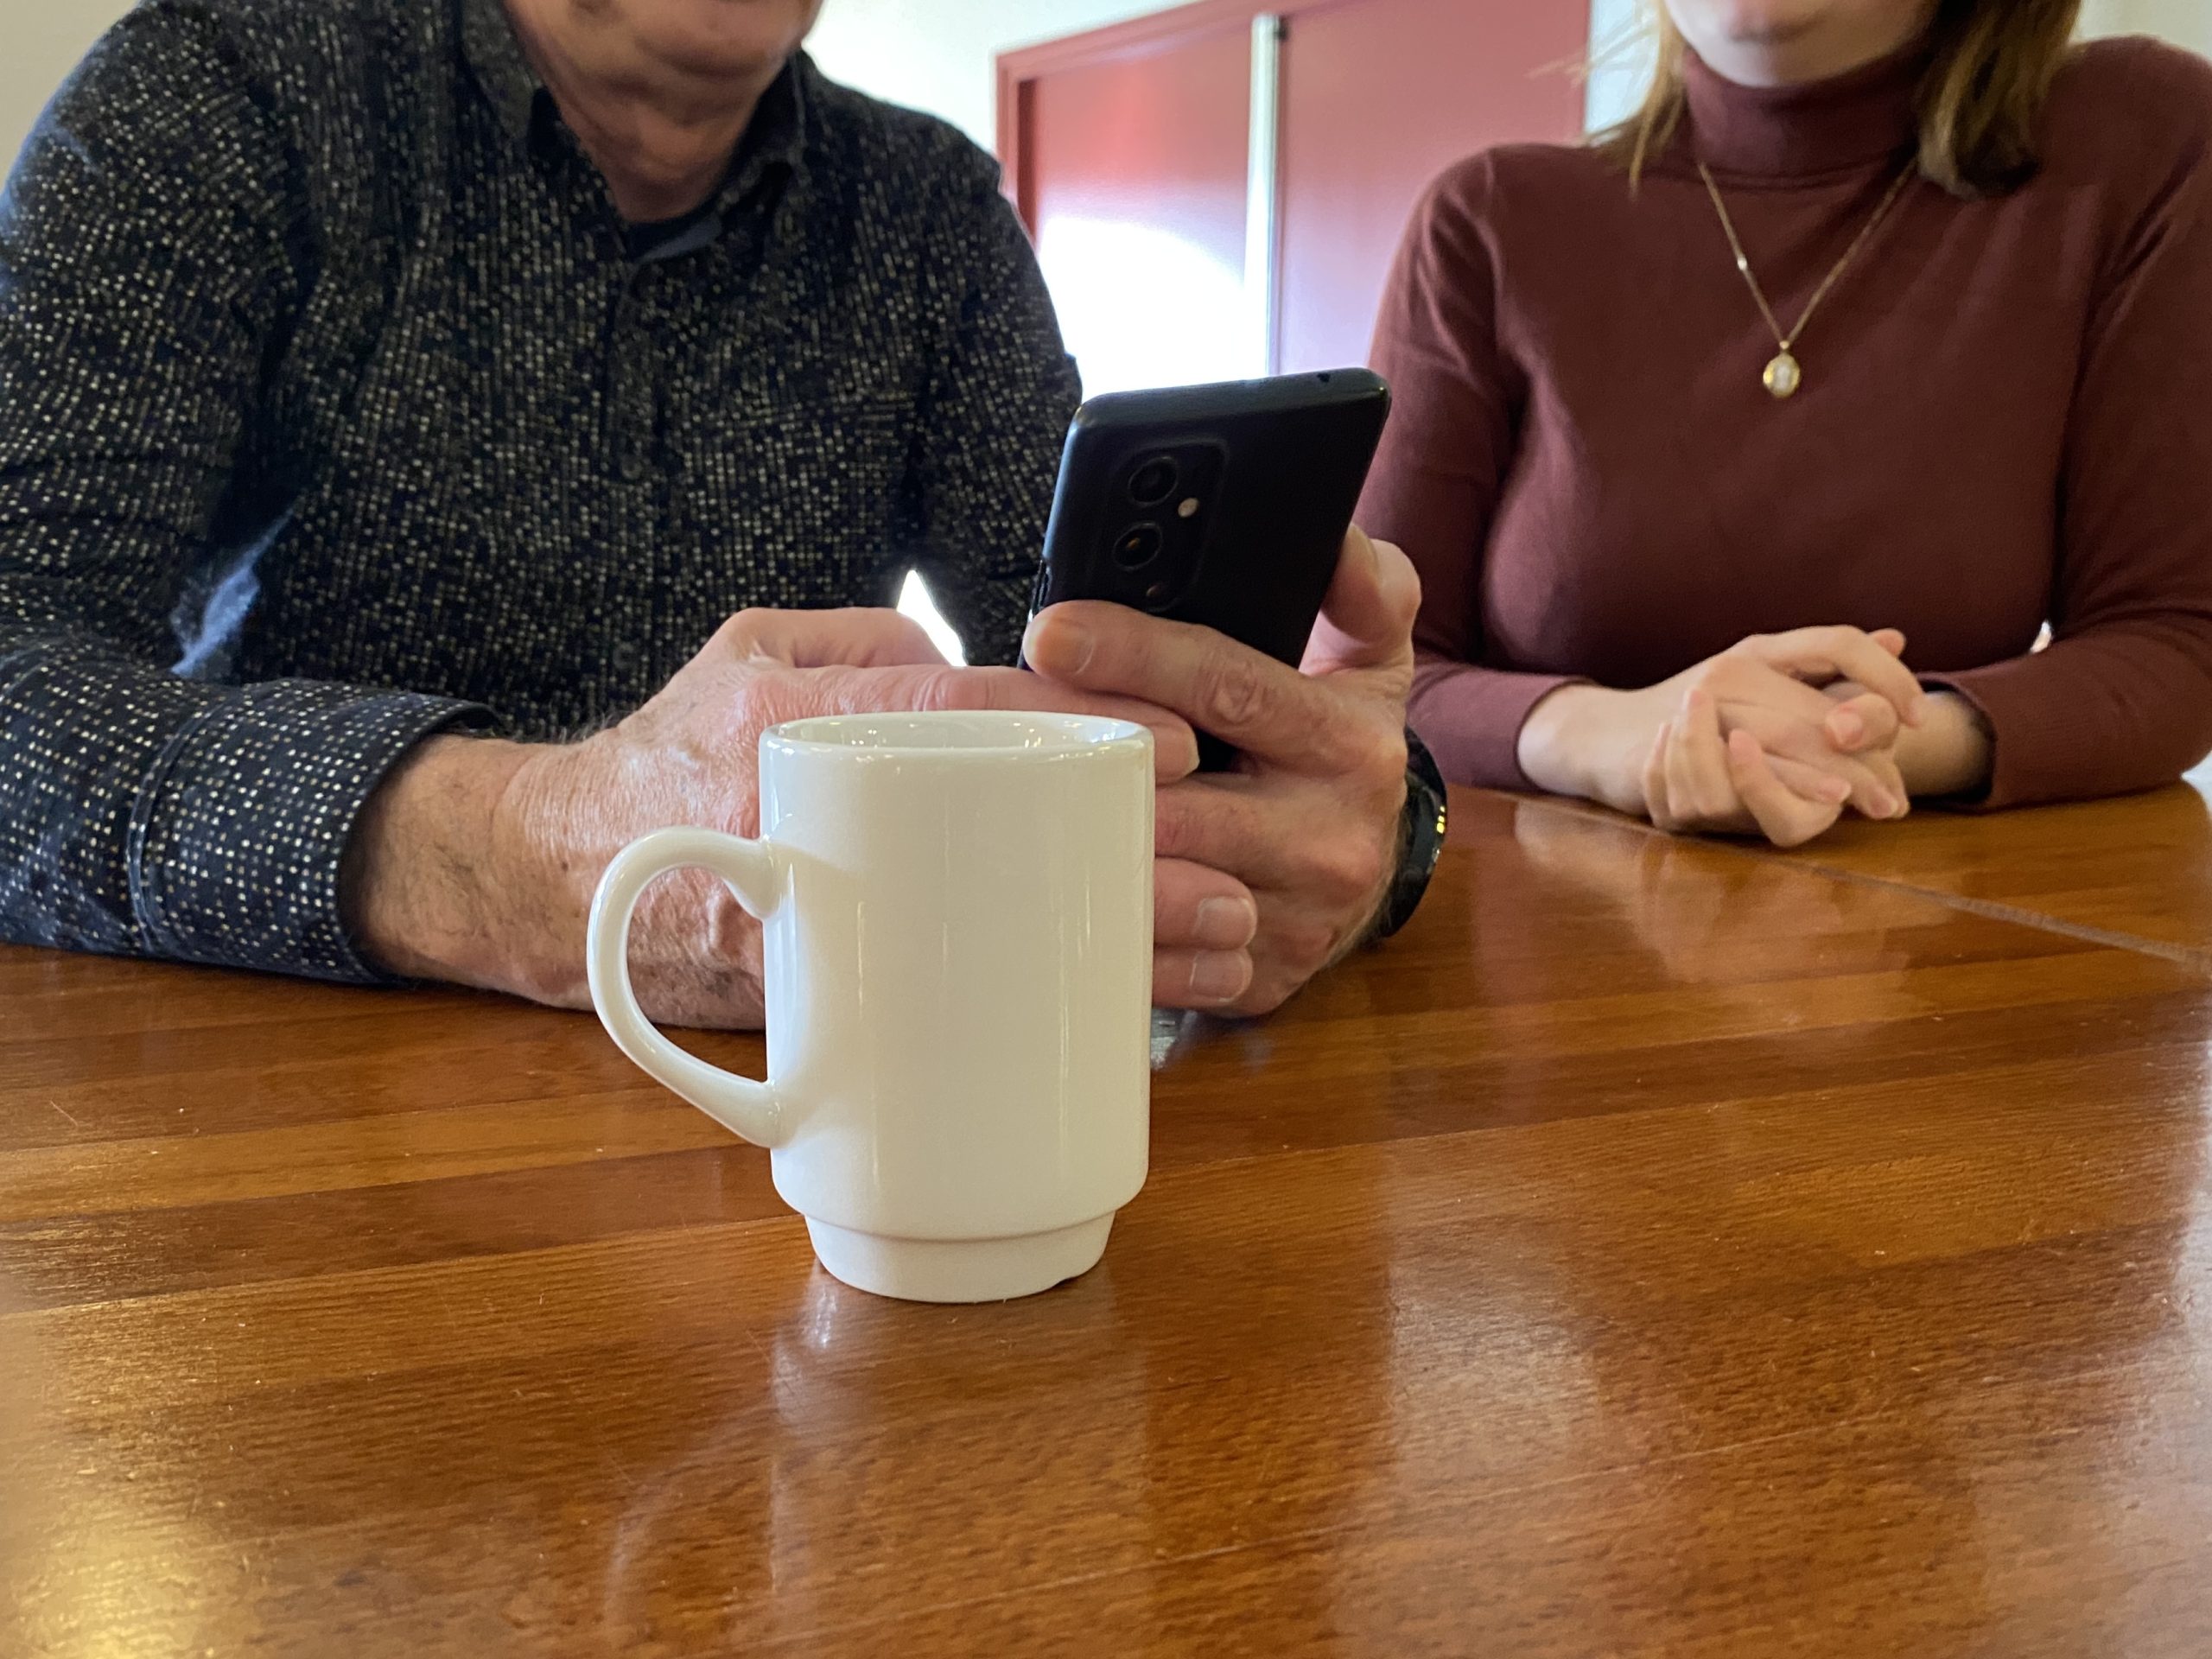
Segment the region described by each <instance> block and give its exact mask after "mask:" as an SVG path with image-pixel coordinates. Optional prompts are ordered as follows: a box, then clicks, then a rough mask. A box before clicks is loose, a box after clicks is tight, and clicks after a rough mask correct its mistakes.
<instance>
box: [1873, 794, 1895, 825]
mask: <svg viewBox="0 0 2212 1659" xmlns="http://www.w3.org/2000/svg"><path fill="white" fill-rule="evenodd" d="M1866 804H1868V805H1869V806H1871V807H1872V808H1873V809H1874V816H1875V817H1878V818H1894V817H1897V797H1896V796H1894V795H1892V794H1891V793H1890V791H1888V790H1886V789H1878V790H1876V791H1874V792H1873V794H1872V796H1871V797H1869V798H1868V800H1867V803H1866Z"/></svg>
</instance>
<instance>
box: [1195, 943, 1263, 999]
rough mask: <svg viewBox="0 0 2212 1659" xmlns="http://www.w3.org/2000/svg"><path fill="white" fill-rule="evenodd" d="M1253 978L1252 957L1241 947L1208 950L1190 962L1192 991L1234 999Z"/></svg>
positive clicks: (1204, 995) (1211, 997) (1212, 996)
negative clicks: (1237, 948) (1240, 948)
mask: <svg viewBox="0 0 2212 1659" xmlns="http://www.w3.org/2000/svg"><path fill="white" fill-rule="evenodd" d="M1251 982H1252V958H1251V957H1248V956H1246V955H1245V954H1244V953H1243V951H1242V950H1219V951H1208V952H1206V953H1205V954H1203V955H1201V956H1198V957H1195V958H1194V959H1193V960H1192V963H1191V995H1193V996H1197V997H1203V998H1205V1000H1206V1001H1211V1002H1231V1001H1235V1000H1236V998H1238V997H1240V996H1242V995H1244V988H1245V987H1246V986H1247V985H1249V984H1250V983H1251Z"/></svg>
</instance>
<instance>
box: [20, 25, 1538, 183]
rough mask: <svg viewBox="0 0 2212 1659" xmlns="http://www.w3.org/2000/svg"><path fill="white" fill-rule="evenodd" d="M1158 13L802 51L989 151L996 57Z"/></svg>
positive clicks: (822, 31)
mask: <svg viewBox="0 0 2212 1659" xmlns="http://www.w3.org/2000/svg"><path fill="white" fill-rule="evenodd" d="M21 3H28V0H0V4H21ZM1535 3H1539V4H1541V3H1546V0H1535ZM1164 10H1166V6H1164V5H1163V4H1161V3H1160V0H824V3H823V8H822V19H821V21H820V22H817V23H816V24H815V26H814V35H813V36H812V38H811V39H810V40H809V41H808V42H807V49H808V50H809V51H810V52H812V53H813V54H814V60H815V61H816V62H817V63H818V64H820V65H821V66H822V68H823V73H826V74H827V75H829V78H830V79H833V80H842V81H843V82H845V83H846V84H847V85H849V86H857V87H859V88H860V89H861V91H862V92H873V93H874V94H875V96H876V97H878V98H883V99H889V100H890V101H891V102H893V103H894V104H905V105H911V106H912V107H913V108H915V109H918V110H927V111H929V112H930V113H931V114H932V115H941V116H943V117H944V118H946V119H947V120H949V121H950V122H952V123H954V124H956V125H957V126H959V127H962V128H963V129H964V130H966V131H967V133H968V135H969V137H971V138H973V139H974V140H975V141H976V143H979V144H981V145H982V146H983V147H984V148H985V149H996V148H997V135H996V130H995V128H996V119H997V118H996V116H995V112H994V111H995V106H996V99H997V86H996V81H995V71H994V68H993V66H992V59H993V58H994V57H995V55H996V54H999V53H1001V52H1004V51H1006V50H1007V49H1008V48H1012V47H1017V46H1030V45H1033V44H1035V43H1036V42H1037V41H1050V40H1057V39H1058V38H1059V37H1060V36H1061V35H1073V34H1077V33H1079V32H1080V31H1082V30H1084V29H1097V28H1101V27H1103V25H1105V24H1107V23H1118V22H1122V21H1123V20H1124V19H1126V18H1130V17H1137V16H1143V15H1144V14H1145V13H1146V12H1150V11H1164Z"/></svg>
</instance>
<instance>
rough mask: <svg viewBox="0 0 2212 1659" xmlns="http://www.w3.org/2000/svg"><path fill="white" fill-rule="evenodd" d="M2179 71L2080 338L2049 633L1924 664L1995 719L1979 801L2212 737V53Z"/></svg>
mask: <svg viewBox="0 0 2212 1659" xmlns="http://www.w3.org/2000/svg"><path fill="white" fill-rule="evenodd" d="M2172 55H2174V56H2178V54H2172ZM2188 73H2189V78H2190V79H2192V80H2193V81H2195V83H2196V96H2195V99H2194V101H2195V102H2196V104H2197V105H2199V106H2201V107H2200V109H2199V111H2198V112H2197V113H2196V116H2195V118H2193V120H2191V121H2190V122H2189V123H2188V126H2189V128H2190V130H2191V136H2190V137H2189V138H2188V140H2187V141H2186V142H2184V143H2182V144H2180V145H2178V146H2177V145H2174V144H2171V143H2168V144H2165V145H2164V146H2163V147H2162V148H2163V153H2164V156H2166V157H2167V158H2168V159H2167V161H2166V162H2165V164H2164V165H2165V171H2164V176H2163V177H2162V178H2161V179H2160V181H2158V187H2157V188H2156V190H2155V191H2154V192H2153V193H2152V194H2150V196H2149V200H2148V206H2147V208H2146V209H2145V211H2144V212H2143V213H2141V214H2140V215H2139V218H2138V219H2137V221H2136V222H2135V224H2134V225H2133V228H2132V230H2131V232H2130V234H2129V235H2128V237H2127V238H2126V241H2125V243H2124V244H2123V245H2122V246H2121V249H2120V254H2119V257H2117V258H2116V260H2115V263H2114V265H2113V273H2112V276H2111V277H2110V278H2109V279H2108V281H2107V286H2106V289H2105V291H2104V293H2103V295H2102V296H2101V298H2100V300H2099V302H2098V304H2097V307H2096V310H2095V312H2094V316H2093V318H2092V321H2091V327H2090V332H2089V335H2088V341H2087V345H2086V347H2085V350H2084V353H2083V356H2082V372H2081V378H2080V382H2079V384H2078V386H2077V389H2076V391H2075V403H2074V410H2073V414H2072V416H2071V418H2070V421H2069V428H2068V432H2067V440H2066V453H2065V459H2064V467H2063V476H2062V479H2061V483H2060V490H2061V494H2060V501H2059V543H2058V544H2059V556H2058V566H2057V569H2056V572H2055V581H2054V583H2053V587H2052V593H2051V614H2050V625H2051V635H2052V638H2051V643H2050V645H2049V647H2048V648H2047V649H2045V650H2044V651H2041V652H2036V653H2035V654H2033V655H2031V656H2026V657H2018V658H2012V660H2010V661H2007V662H2002V663H1997V664H1992V665H1991V666H1989V667H1986V668H1980V669H1974V670H1972V671H1968V672H1965V673H1959V674H1949V675H1943V676H1937V677H1930V679H1929V683H1930V684H1931V685H1937V686H1941V687H1943V688H1946V689H1948V690H1955V691H1957V692H1958V693H1959V694H1961V696H1964V697H1966V698H1967V701H1969V702H1972V703H1973V704H1974V706H1975V707H1976V708H1977V709H1980V711H1981V714H1982V715H1983V717H1984V718H1985V719H1986V721H1988V723H1989V727H1990V729H1991V731H1992V733H1993V734H1994V736H1995V740H1996V753H1995V758H1994V760H1993V768H1992V773H1991V778H1990V786H1989V793H1988V796H1987V798H1986V802H1985V803H1984V804H1986V805H1989V806H2018V805H2027V804H2033V803H2035V802H2038V801H2056V800H2069V799H2082V798H2088V797H2093V796H2101V795H2116V794H2120V793H2123V792H2126V791H2130V790H2139V789H2145V788H2149V787H2151V786H2152V785H2158V784H2164V783H2171V781H2173V780H2174V779H2176V778H2178V777H2179V776H2180V775H2181V774H2182V773H2183V772H2186V771H2187V770H2188V769H2189V768H2190V766H2194V765H2196V762H2197V761H2198V760H2202V758H2203V757H2204V755H2205V753H2207V751H2208V750H2212V71H2205V70H2203V69H2202V66H2201V65H2197V66H2192V67H2190V70H2189V72H2188ZM2183 101H2184V102H2187V101H2189V100H2183Z"/></svg>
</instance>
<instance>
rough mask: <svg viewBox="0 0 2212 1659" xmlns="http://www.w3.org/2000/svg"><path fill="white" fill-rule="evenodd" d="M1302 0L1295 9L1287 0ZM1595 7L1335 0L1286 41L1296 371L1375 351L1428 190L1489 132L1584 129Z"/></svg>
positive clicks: (1288, 269)
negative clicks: (1583, 57)
mask: <svg viewBox="0 0 2212 1659" xmlns="http://www.w3.org/2000/svg"><path fill="white" fill-rule="evenodd" d="M1285 10H1289V8H1285ZM1589 29H1590V12H1589V8H1588V7H1587V6H1586V5H1582V4H1563V3H1560V0H1334V3H1330V4H1325V5H1319V6H1314V7H1312V8H1311V9H1307V8H1305V7H1300V8H1299V9H1297V10H1294V11H1293V13H1292V15H1291V16H1289V18H1288V19H1287V29H1286V32H1285V35H1284V40H1283V48H1282V82H1281V108H1282V119H1281V137H1280V138H1279V140H1278V143H1279V146H1280V153H1281V175H1280V176H1281V185H1280V189H1281V228H1280V232H1279V235H1280V238H1281V267H1280V275H1279V277H1278V279H1277V280H1278V284H1279V298H1278V302H1277V303H1278V319H1279V321H1278V323H1277V346H1278V351H1279V353H1280V361H1281V366H1282V367H1283V368H1284V369H1286V370H1290V369H1309V368H1333V367H1336V366H1338V365H1343V364H1350V363H1363V362H1365V361H1366V360H1367V349H1368V345H1369V342H1370V336H1371V334H1372V333H1373V330H1374V326H1375V308H1376V302H1377V301H1378V300H1379V299H1380V298H1381V296H1382V292H1383V278H1384V277H1385V276H1387V275H1388V273H1389V265H1390V258H1391V256H1392V254H1393V253H1395V251H1396V249H1397V245H1398V238H1399V236H1400V234H1401V232H1402V231H1403V230H1404V228H1405V223H1406V217H1407V215H1408V213H1410V212H1411V210H1412V208H1413V206H1414V201H1415V200H1417V199H1418V198H1419V196H1420V194H1421V188H1422V187H1423V186H1425V185H1426V184H1427V182H1428V181H1430V180H1431V179H1433V178H1434V177H1435V176H1436V175H1437V174H1438V173H1440V172H1441V171H1442V170H1443V169H1444V168H1445V167H1446V166H1447V165H1449V164H1450V163H1451V162H1454V161H1456V160H1458V159H1459V157H1460V156H1466V155H1469V154H1471V153H1472V152H1473V151H1475V150H1478V149H1484V148H1485V147H1487V146H1489V145H1491V144H1497V143H1520V142H1526V141H1531V140H1535V141H1543V142H1551V143H1561V142H1567V141H1571V140H1573V138H1574V137H1576V136H1577V135H1578V134H1580V131H1581V130H1582V88H1581V86H1580V84H1579V83H1578V82H1577V81H1576V79H1574V77H1573V75H1572V74H1570V73H1567V67H1566V66H1567V65H1568V64H1569V63H1571V62H1572V61H1573V60H1575V59H1576V58H1578V57H1579V56H1580V54H1582V53H1583V52H1584V51H1586V49H1587V47H1588V43H1589Z"/></svg>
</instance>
